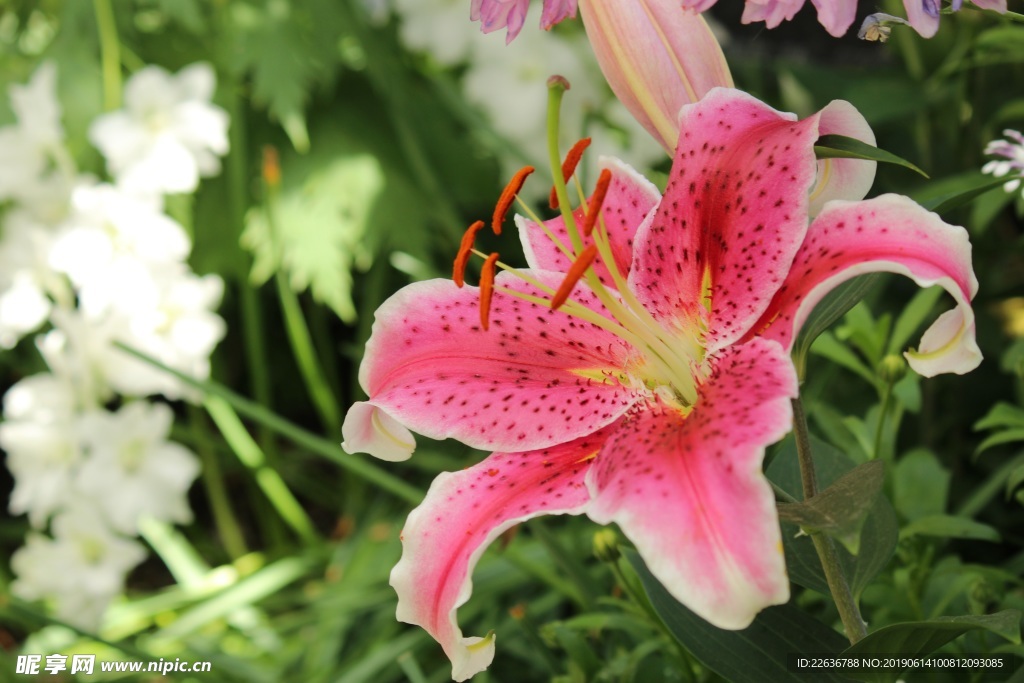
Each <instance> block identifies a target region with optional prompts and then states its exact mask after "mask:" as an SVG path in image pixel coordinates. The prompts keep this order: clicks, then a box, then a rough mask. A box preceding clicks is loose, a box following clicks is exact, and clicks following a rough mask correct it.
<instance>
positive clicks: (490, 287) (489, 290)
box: [480, 252, 498, 330]
mask: <svg viewBox="0 0 1024 683" xmlns="http://www.w3.org/2000/svg"><path fill="white" fill-rule="evenodd" d="M497 261H498V252H494V253H493V254H491V255H490V256H488V257H487V260H486V261H484V267H483V268H481V269H480V324H481V325H482V326H483V328H484V329H485V330H486V329H487V328H488V327H489V326H490V319H491V295H493V294H494V264H495V263H497Z"/></svg>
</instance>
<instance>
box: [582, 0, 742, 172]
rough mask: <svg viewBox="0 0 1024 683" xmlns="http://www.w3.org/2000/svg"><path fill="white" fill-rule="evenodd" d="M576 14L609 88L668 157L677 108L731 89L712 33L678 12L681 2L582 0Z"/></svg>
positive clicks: (676, 132)
mask: <svg viewBox="0 0 1024 683" xmlns="http://www.w3.org/2000/svg"><path fill="white" fill-rule="evenodd" d="M688 4H690V5H693V3H685V2H684V3H683V6H684V7H686V6H687V5H688ZM710 4H712V3H702V4H700V5H698V6H697V7H696V9H698V11H703V10H704V9H706V6H710ZM580 9H581V12H582V14H583V23H584V26H585V28H586V30H587V37H588V38H590V44H591V45H592V46H593V48H594V55H595V56H596V57H597V62H598V64H600V65H601V71H602V72H603V73H604V77H605V79H606V80H607V81H608V85H609V86H611V89H612V91H613V92H614V93H615V95H616V97H618V98H619V100H620V101H621V102H622V103H623V104H624V105H625V106H626V109H628V110H629V112H630V113H631V114H632V115H633V117H634V118H635V119H636V120H637V122H638V123H639V124H640V125H641V126H643V127H644V128H645V129H646V130H647V132H649V133H650V134H651V135H652V136H654V139H655V140H657V141H658V142H659V143H660V144H661V146H662V147H664V148H665V151H666V152H667V153H668V154H672V153H673V152H674V151H675V148H676V140H677V139H678V138H679V126H678V125H677V117H678V115H679V108H680V107H682V106H683V105H684V104H688V103H691V102H696V101H698V100H699V99H700V98H701V97H703V96H704V95H705V94H706V93H707V92H708V91H709V90H711V89H712V88H714V87H716V86H724V87H732V84H733V81H732V74H730V73H729V65H728V64H727V63H726V61H725V56H724V55H723V54H722V47H721V46H720V45H719V44H718V41H717V40H716V39H715V36H714V34H713V33H712V32H711V29H710V28H708V25H707V23H706V22H705V21H704V18H703V17H701V16H700V15H699V14H695V13H692V12H687V11H685V10H683V9H680V7H679V0H629V1H628V2H623V0H582V2H581V3H580Z"/></svg>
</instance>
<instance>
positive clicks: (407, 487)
mask: <svg viewBox="0 0 1024 683" xmlns="http://www.w3.org/2000/svg"><path fill="white" fill-rule="evenodd" d="M115 345H116V346H117V347H118V348H119V349H121V350H122V351H124V352H125V353H127V354H129V355H132V356H134V357H135V358H138V359H139V360H142V361H145V362H146V363H149V364H150V365H152V366H153V367H157V368H160V369H161V370H163V371H164V372H167V373H169V374H171V375H174V376H175V377H177V378H178V379H180V380H181V381H182V382H184V383H186V384H188V385H189V386H192V387H195V388H196V389H199V390H201V391H203V392H205V393H208V394H212V395H214V396H219V397H221V398H223V399H224V400H225V401H227V402H228V403H229V404H230V405H231V407H232V408H234V409H235V410H236V411H238V412H239V413H240V414H242V415H245V416H246V417H248V418H250V419H253V420H256V421H257V422H259V423H260V424H263V425H266V426H267V428H269V429H272V430H274V431H275V432H277V433H278V434H280V435H281V436H283V437H285V438H286V439H289V440H291V441H292V442H293V443H295V444H297V445H299V446H302V447H304V448H308V449H309V450H310V451H311V452H313V453H316V454H317V455H320V456H323V457H325V458H327V459H328V460H330V461H332V462H335V463H337V464H339V465H341V466H342V467H344V468H345V469H346V470H348V471H349V472H351V473H352V474H355V475H356V476H358V477H361V478H363V479H365V480H366V481H369V482H371V483H373V484H377V485H378V486H380V487H381V488H382V489H384V490H386V491H388V492H390V493H392V494H394V495H396V496H398V497H399V498H402V499H404V500H406V501H408V502H410V503H413V504H416V505H419V503H420V501H421V500H423V492H422V491H420V490H419V489H417V488H416V487H415V486H412V485H411V484H407V483H406V482H404V481H402V480H401V479H399V478H398V477H396V476H394V475H393V474H390V473H388V472H385V471H384V470H382V469H381V468H379V467H377V465H375V464H373V463H372V462H370V461H369V460H367V459H365V458H358V457H356V456H354V455H349V454H348V453H346V452H345V451H343V450H341V446H340V445H339V444H335V443H333V442H331V441H328V440H326V439H324V438H321V437H319V436H316V435H315V434H311V433H310V432H307V431H306V430H305V429H302V428H301V427H298V426H296V425H294V424H292V423H291V422H289V421H288V420H285V419H284V418H283V417H280V416H279V415H277V414H276V413H273V412H271V411H269V410H267V409H266V408H264V407H263V406H261V405H260V404H258V403H255V402H253V401H250V400H249V399H247V398H244V397H242V396H240V395H238V394H236V393H235V392H233V391H231V389H228V388H227V387H226V386H224V385H223V384H218V383H217V382H213V381H209V380H207V381H200V380H197V379H195V378H194V377H189V376H188V375H186V374H184V373H182V372H179V371H178V370H175V369H174V368H171V367H168V366H167V365H165V364H163V363H161V362H160V361H158V360H157V359H156V358H153V357H152V356H150V355H148V354H146V353H143V352H142V351H139V350H137V349H133V348H132V347H130V346H128V345H126V344H122V343H120V342H115Z"/></svg>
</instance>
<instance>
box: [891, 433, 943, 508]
mask: <svg viewBox="0 0 1024 683" xmlns="http://www.w3.org/2000/svg"><path fill="white" fill-rule="evenodd" d="M949 479H950V474H949V470H947V469H946V468H945V467H943V466H942V463H940V462H939V459H938V458H937V457H935V454H934V453H932V452H931V451H929V450H926V449H923V448H919V449H915V450H913V451H910V452H909V453H907V454H905V455H904V456H903V457H901V458H900V459H899V461H898V462H897V463H896V467H894V468H893V478H892V483H893V488H892V493H893V504H894V505H895V506H896V510H898V511H899V513H900V514H901V515H903V516H904V517H905V518H906V519H908V520H914V519H919V518H921V517H927V516H929V515H939V514H942V513H943V512H945V510H946V499H947V496H948V493H949Z"/></svg>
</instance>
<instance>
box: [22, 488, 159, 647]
mask: <svg viewBox="0 0 1024 683" xmlns="http://www.w3.org/2000/svg"><path fill="white" fill-rule="evenodd" d="M53 536H54V537H53V538H52V539H50V538H47V537H45V536H42V535H40V534H29V535H28V537H27V539H26V543H25V545H24V546H23V547H21V548H19V549H18V550H17V551H15V553H14V555H13V556H12V557H11V568H12V569H13V570H14V573H15V574H16V575H17V579H15V580H14V581H13V582H12V584H11V592H12V593H13V594H14V595H16V596H18V597H20V598H22V599H24V600H43V599H48V600H53V601H54V607H55V613H56V616H57V617H58V618H59V619H62V620H64V621H67V622H68V623H70V624H73V625H75V626H78V627H80V628H85V629H96V628H97V627H98V626H99V621H100V618H101V617H102V614H103V611H104V610H105V609H106V606H107V604H109V602H110V601H111V600H112V599H113V598H114V597H115V596H116V595H118V594H119V593H121V591H122V590H123V588H124V580H125V577H126V576H127V574H128V572H129V571H131V569H132V568H133V567H134V566H135V565H137V564H139V563H140V562H142V560H143V559H145V557H146V552H145V550H144V549H143V547H142V546H141V545H139V544H138V543H135V542H134V541H129V540H127V539H125V538H121V537H120V536H117V535H115V534H113V533H112V532H111V531H110V530H109V529H107V527H106V525H105V524H104V523H103V519H102V517H101V516H100V514H99V512H98V511H96V510H95V509H93V508H91V507H90V506H88V505H86V504H83V503H81V502H78V503H76V504H75V505H74V507H72V508H69V509H68V510H67V511H65V512H63V513H61V514H60V515H58V516H57V517H55V518H54V520H53Z"/></svg>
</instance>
